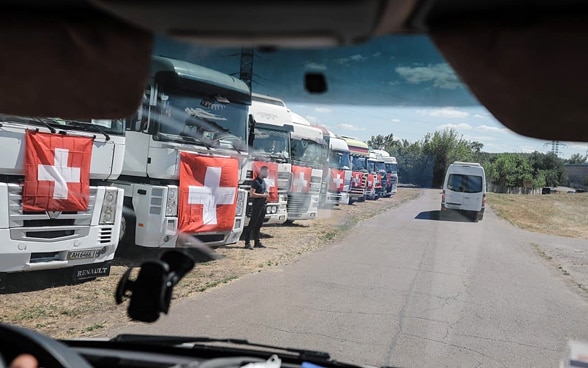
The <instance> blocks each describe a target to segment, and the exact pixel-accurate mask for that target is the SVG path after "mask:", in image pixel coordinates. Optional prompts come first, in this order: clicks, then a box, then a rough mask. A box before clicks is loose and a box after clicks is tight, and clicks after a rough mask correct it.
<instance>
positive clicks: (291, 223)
mask: <svg viewBox="0 0 588 368" xmlns="http://www.w3.org/2000/svg"><path fill="white" fill-rule="evenodd" d="M293 224H294V220H286V222H284V225H286V226H292V225H293Z"/></svg>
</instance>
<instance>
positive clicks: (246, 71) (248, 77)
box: [239, 47, 255, 93]
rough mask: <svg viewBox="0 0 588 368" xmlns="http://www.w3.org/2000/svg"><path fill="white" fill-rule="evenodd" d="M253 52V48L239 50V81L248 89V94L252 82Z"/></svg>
mask: <svg viewBox="0 0 588 368" xmlns="http://www.w3.org/2000/svg"><path fill="white" fill-rule="evenodd" d="M254 54H255V50H254V49H253V48H248V47H243V48H242V49H241V66H240V70H239V79H241V80H242V81H243V82H245V84H247V87H249V91H250V93H251V92H252V90H251V85H252V82H253V57H254Z"/></svg>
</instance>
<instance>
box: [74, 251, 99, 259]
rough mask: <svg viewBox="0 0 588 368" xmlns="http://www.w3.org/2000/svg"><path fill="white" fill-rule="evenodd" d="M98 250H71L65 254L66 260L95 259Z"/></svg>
mask: <svg viewBox="0 0 588 368" xmlns="http://www.w3.org/2000/svg"><path fill="white" fill-rule="evenodd" d="M99 252H100V250H99V249H88V250H72V251H69V252H67V259H88V258H96V257H97V256H98V254H99Z"/></svg>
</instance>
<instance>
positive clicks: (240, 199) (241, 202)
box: [236, 190, 246, 217]
mask: <svg viewBox="0 0 588 368" xmlns="http://www.w3.org/2000/svg"><path fill="white" fill-rule="evenodd" d="M245 199H246V192H245V191H242V190H238V191H237V210H236V216H237V217H239V216H242V215H243V209H244V208H245Z"/></svg>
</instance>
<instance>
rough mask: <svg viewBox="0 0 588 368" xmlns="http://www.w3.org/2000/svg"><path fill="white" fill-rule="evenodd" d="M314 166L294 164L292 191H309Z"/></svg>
mask: <svg viewBox="0 0 588 368" xmlns="http://www.w3.org/2000/svg"><path fill="white" fill-rule="evenodd" d="M311 176H312V168H310V167H303V166H296V165H292V192H295V193H308V192H309V191H310V177H311Z"/></svg>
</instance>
